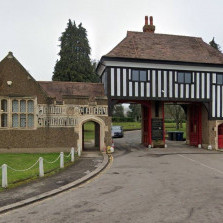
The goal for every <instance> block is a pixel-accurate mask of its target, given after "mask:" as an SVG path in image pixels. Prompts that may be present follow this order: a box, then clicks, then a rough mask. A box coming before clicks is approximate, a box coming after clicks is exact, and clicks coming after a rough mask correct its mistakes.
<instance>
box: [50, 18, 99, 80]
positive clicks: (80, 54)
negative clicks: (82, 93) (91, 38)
mask: <svg viewBox="0 0 223 223" xmlns="http://www.w3.org/2000/svg"><path fill="white" fill-rule="evenodd" d="M59 41H60V47H61V49H60V52H59V56H60V59H59V60H57V61H56V65H55V67H54V72H53V77H52V79H53V81H77V82H98V81H99V77H98V76H97V74H96V72H95V67H94V65H93V64H92V63H91V60H90V52H91V48H90V46H89V42H88V39H87V31H86V29H85V28H84V27H83V26H82V24H81V23H80V24H79V25H78V26H76V24H75V22H72V21H71V20H70V19H69V21H68V23H67V28H66V29H65V31H64V32H63V33H62V36H61V37H60V38H59Z"/></svg>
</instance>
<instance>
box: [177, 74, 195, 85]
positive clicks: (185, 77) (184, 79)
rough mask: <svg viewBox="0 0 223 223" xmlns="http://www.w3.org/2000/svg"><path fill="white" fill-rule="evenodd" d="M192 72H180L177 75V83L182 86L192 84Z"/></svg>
mask: <svg viewBox="0 0 223 223" xmlns="http://www.w3.org/2000/svg"><path fill="white" fill-rule="evenodd" d="M191 76H192V74H191V72H178V73H177V82H178V83H182V84H184V83H185V84H190V83H191V82H192V78H191Z"/></svg>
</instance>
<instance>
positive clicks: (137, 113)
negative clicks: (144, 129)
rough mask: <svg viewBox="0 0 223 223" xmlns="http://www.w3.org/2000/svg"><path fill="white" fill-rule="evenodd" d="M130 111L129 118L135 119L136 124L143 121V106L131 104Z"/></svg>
mask: <svg viewBox="0 0 223 223" xmlns="http://www.w3.org/2000/svg"><path fill="white" fill-rule="evenodd" d="M129 109H130V110H129V111H128V113H127V116H128V117H129V118H133V119H134V120H135V121H136V122H138V121H140V120H141V116H142V114H141V105H140V104H130V105H129Z"/></svg>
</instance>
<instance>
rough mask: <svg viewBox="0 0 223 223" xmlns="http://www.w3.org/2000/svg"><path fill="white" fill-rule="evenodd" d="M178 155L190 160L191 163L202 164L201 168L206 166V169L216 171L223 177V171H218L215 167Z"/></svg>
mask: <svg viewBox="0 0 223 223" xmlns="http://www.w3.org/2000/svg"><path fill="white" fill-rule="evenodd" d="M177 155H178V156H181V157H183V158H185V159H188V160H190V161H191V162H194V163H198V164H200V165H201V166H204V167H206V168H208V169H210V170H214V171H215V172H218V173H220V174H222V175H223V171H221V170H218V169H216V168H214V167H210V166H208V165H206V164H204V163H201V162H200V161H197V160H194V159H191V158H189V157H186V156H184V155H181V154H177Z"/></svg>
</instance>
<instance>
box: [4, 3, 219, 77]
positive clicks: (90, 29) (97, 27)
mask: <svg viewBox="0 0 223 223" xmlns="http://www.w3.org/2000/svg"><path fill="white" fill-rule="evenodd" d="M222 9H223V1H222V0H212V1H208V0H138V1H137V0H63V1H62V0H35V1H34V0H7V1H5V0H4V1H3V0H0V27H1V29H0V30H1V32H0V60H2V59H3V58H4V57H5V56H6V55H7V53H8V52H9V51H12V52H13V53H14V56H15V57H16V58H17V59H18V60H19V61H20V62H21V63H22V65H23V66H24V67H25V68H26V69H27V70H28V71H29V72H30V74H31V75H32V76H33V77H34V78H35V79H36V80H51V77H52V73H53V69H54V65H55V62H56V59H57V58H58V56H57V54H58V52H59V49H60V48H59V47H58V45H59V41H58V38H59V37H60V36H61V33H62V32H63V31H64V30H65V28H66V26H67V22H68V19H71V20H74V21H75V22H76V24H77V25H78V24H79V23H80V22H82V24H83V26H84V27H85V28H86V29H87V33H88V39H89V42H90V46H91V49H92V53H91V58H92V59H100V58H101V56H102V55H104V54H106V53H108V52H109V51H110V50H111V49H112V48H113V47H115V46H116V45H117V44H118V43H119V42H120V41H121V40H122V39H123V38H124V37H125V36H126V32H127V30H129V31H142V27H143V25H144V18H145V15H148V16H151V15H152V16H153V21H154V25H155V26H156V33H164V34H176V35H187V36H197V37H202V38H203V40H204V41H205V42H209V41H210V40H211V39H212V38H213V37H215V41H216V42H217V43H218V44H220V45H221V46H222V48H223V13H222Z"/></svg>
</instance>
